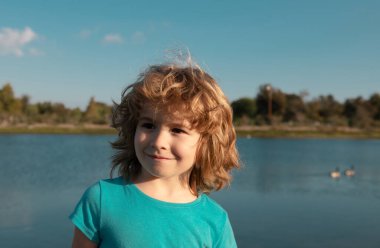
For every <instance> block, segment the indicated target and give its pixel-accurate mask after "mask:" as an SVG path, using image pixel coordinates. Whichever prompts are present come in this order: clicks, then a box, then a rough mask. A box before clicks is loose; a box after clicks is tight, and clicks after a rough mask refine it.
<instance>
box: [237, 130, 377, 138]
mask: <svg viewBox="0 0 380 248" xmlns="http://www.w3.org/2000/svg"><path fill="white" fill-rule="evenodd" d="M236 132H237V135H238V136H239V137H264V138H266V137H267V138H276V137H285V138H354V139H380V130H379V129H376V130H363V129H351V128H336V127H335V128H331V127H330V128H312V127H310V128H308V127H302V128H288V127H264V128H255V127H248V128H247V127H243V128H239V127H237V128H236Z"/></svg>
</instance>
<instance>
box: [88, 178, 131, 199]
mask: <svg viewBox="0 0 380 248" xmlns="http://www.w3.org/2000/svg"><path fill="white" fill-rule="evenodd" d="M123 185H125V180H124V179H123V178H122V177H117V178H111V179H101V180H99V181H97V182H95V183H93V184H92V185H91V186H89V187H88V188H87V189H86V191H85V192H84V194H83V196H84V197H86V198H89V199H97V198H98V197H100V195H102V193H104V192H108V191H112V190H114V189H117V188H122V187H123Z"/></svg>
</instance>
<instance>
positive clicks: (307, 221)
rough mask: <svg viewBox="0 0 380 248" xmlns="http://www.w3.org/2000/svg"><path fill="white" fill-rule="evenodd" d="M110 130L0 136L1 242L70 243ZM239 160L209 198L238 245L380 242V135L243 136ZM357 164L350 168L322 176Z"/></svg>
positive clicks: (102, 164) (100, 174) (269, 247)
mask: <svg viewBox="0 0 380 248" xmlns="http://www.w3.org/2000/svg"><path fill="white" fill-rule="evenodd" d="M113 139H114V136H86V135H83V136H81V135H78V136H71V135H0V199H1V204H0V240H1V241H2V242H1V247H9V248H11V247H12V248H13V247H15V248H16V247H17V248H18V247H39V248H45V247H46V248H47V247H49V248H50V247H70V244H71V239H72V231H73V226H72V224H71V222H70V221H69V219H68V215H69V214H70V213H71V211H72V210H73V208H74V206H75V204H76V202H77V201H78V200H79V198H80V196H81V195H82V193H83V191H84V190H85V189H86V188H87V187H88V186H89V185H90V184H92V183H93V182H95V181H97V180H98V179H99V178H107V177H108V176H109V165H110V160H109V157H110V155H111V154H112V151H111V148H110V146H109V142H110V141H112V140H113ZM238 149H239V151H240V154H241V158H242V161H243V162H244V167H243V168H242V169H241V170H239V171H236V172H235V173H234V181H233V183H232V185H231V187H230V188H228V189H226V190H223V191H221V192H218V193H214V194H212V195H211V196H212V197H213V198H214V199H216V200H217V201H218V202H219V203H220V204H221V205H222V206H223V207H224V208H225V209H226V210H227V211H228V212H229V216H230V220H231V223H232V226H233V229H234V232H235V236H236V240H237V242H238V245H239V247H257V248H276V247H281V248H287V247H289V248H297V247H306V248H314V247H315V248H317V247H318V248H319V247H323V248H326V247H327V248H328V247H331V248H337V247H349V248H350V247H355V248H357V247H368V248H372V247H374V248H375V247H376V248H378V247H380V235H379V234H380V141H379V140H350V139H344V140H333V139H239V140H238ZM351 165H354V166H355V170H356V175H355V176H354V177H352V178H348V177H345V176H344V175H343V176H342V177H341V178H340V179H339V180H333V179H331V178H330V177H329V176H328V173H329V171H331V170H333V169H335V167H337V166H339V167H340V169H341V170H343V169H345V168H348V167H350V166H351Z"/></svg>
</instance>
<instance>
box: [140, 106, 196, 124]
mask: <svg viewBox="0 0 380 248" xmlns="http://www.w3.org/2000/svg"><path fill="white" fill-rule="evenodd" d="M190 115H191V114H190V113H188V112H186V111H185V108H184V106H171V107H170V108H169V107H163V106H157V105H153V104H144V105H143V106H142V109H141V111H140V115H139V117H140V119H141V118H148V119H151V120H152V121H160V122H162V121H164V122H174V123H178V124H182V125H186V126H191V118H190Z"/></svg>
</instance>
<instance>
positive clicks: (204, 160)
mask: <svg viewBox="0 0 380 248" xmlns="http://www.w3.org/2000/svg"><path fill="white" fill-rule="evenodd" d="M145 104H149V105H150V106H155V107H156V108H157V109H165V111H167V113H174V112H178V110H180V113H181V114H183V116H182V117H183V118H185V119H186V120H188V121H189V122H190V123H191V125H192V128H194V129H196V130H197V131H198V132H199V133H200V140H199V142H198V147H197V152H196V158H195V164H194V166H193V168H192V170H191V172H190V175H189V182H188V183H189V186H190V188H191V189H192V191H193V192H197V193H201V192H204V193H208V192H210V191H214V190H220V189H222V188H223V187H224V186H226V185H227V184H229V183H230V180H231V175H230V171H231V169H233V168H239V167H240V162H239V155H238V152H237V149H236V133H235V129H234V127H233V124H232V110H231V106H230V104H229V102H228V100H227V98H226V96H225V95H224V93H223V92H222V90H221V89H220V87H219V86H218V84H217V83H216V81H215V80H214V79H213V78H212V77H211V76H210V75H209V74H208V73H206V72H204V71H203V70H202V69H201V68H200V67H199V66H196V67H194V66H185V67H183V66H178V65H170V64H163V65H153V66H150V67H148V68H147V70H146V71H144V72H143V73H141V74H140V75H139V77H138V78H137V80H136V82H135V83H133V84H132V85H130V86H128V87H127V88H126V89H125V90H124V91H123V92H122V99H121V102H120V104H117V103H114V109H113V116H112V126H113V127H114V128H116V129H117V130H118V134H119V135H118V139H117V140H116V141H115V142H112V143H111V145H112V147H113V148H114V149H116V153H115V154H114V156H113V159H112V169H111V177H112V175H113V172H114V171H115V170H116V169H117V168H118V173H119V175H122V176H124V177H125V178H128V177H129V176H131V177H132V178H134V177H136V176H138V175H139V173H140V172H141V164H140V162H139V161H138V159H137V156H136V153H135V148H134V136H135V131H136V127H137V122H138V119H139V114H140V112H141V110H142V108H143V105H145ZM179 108H180V109H179Z"/></svg>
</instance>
